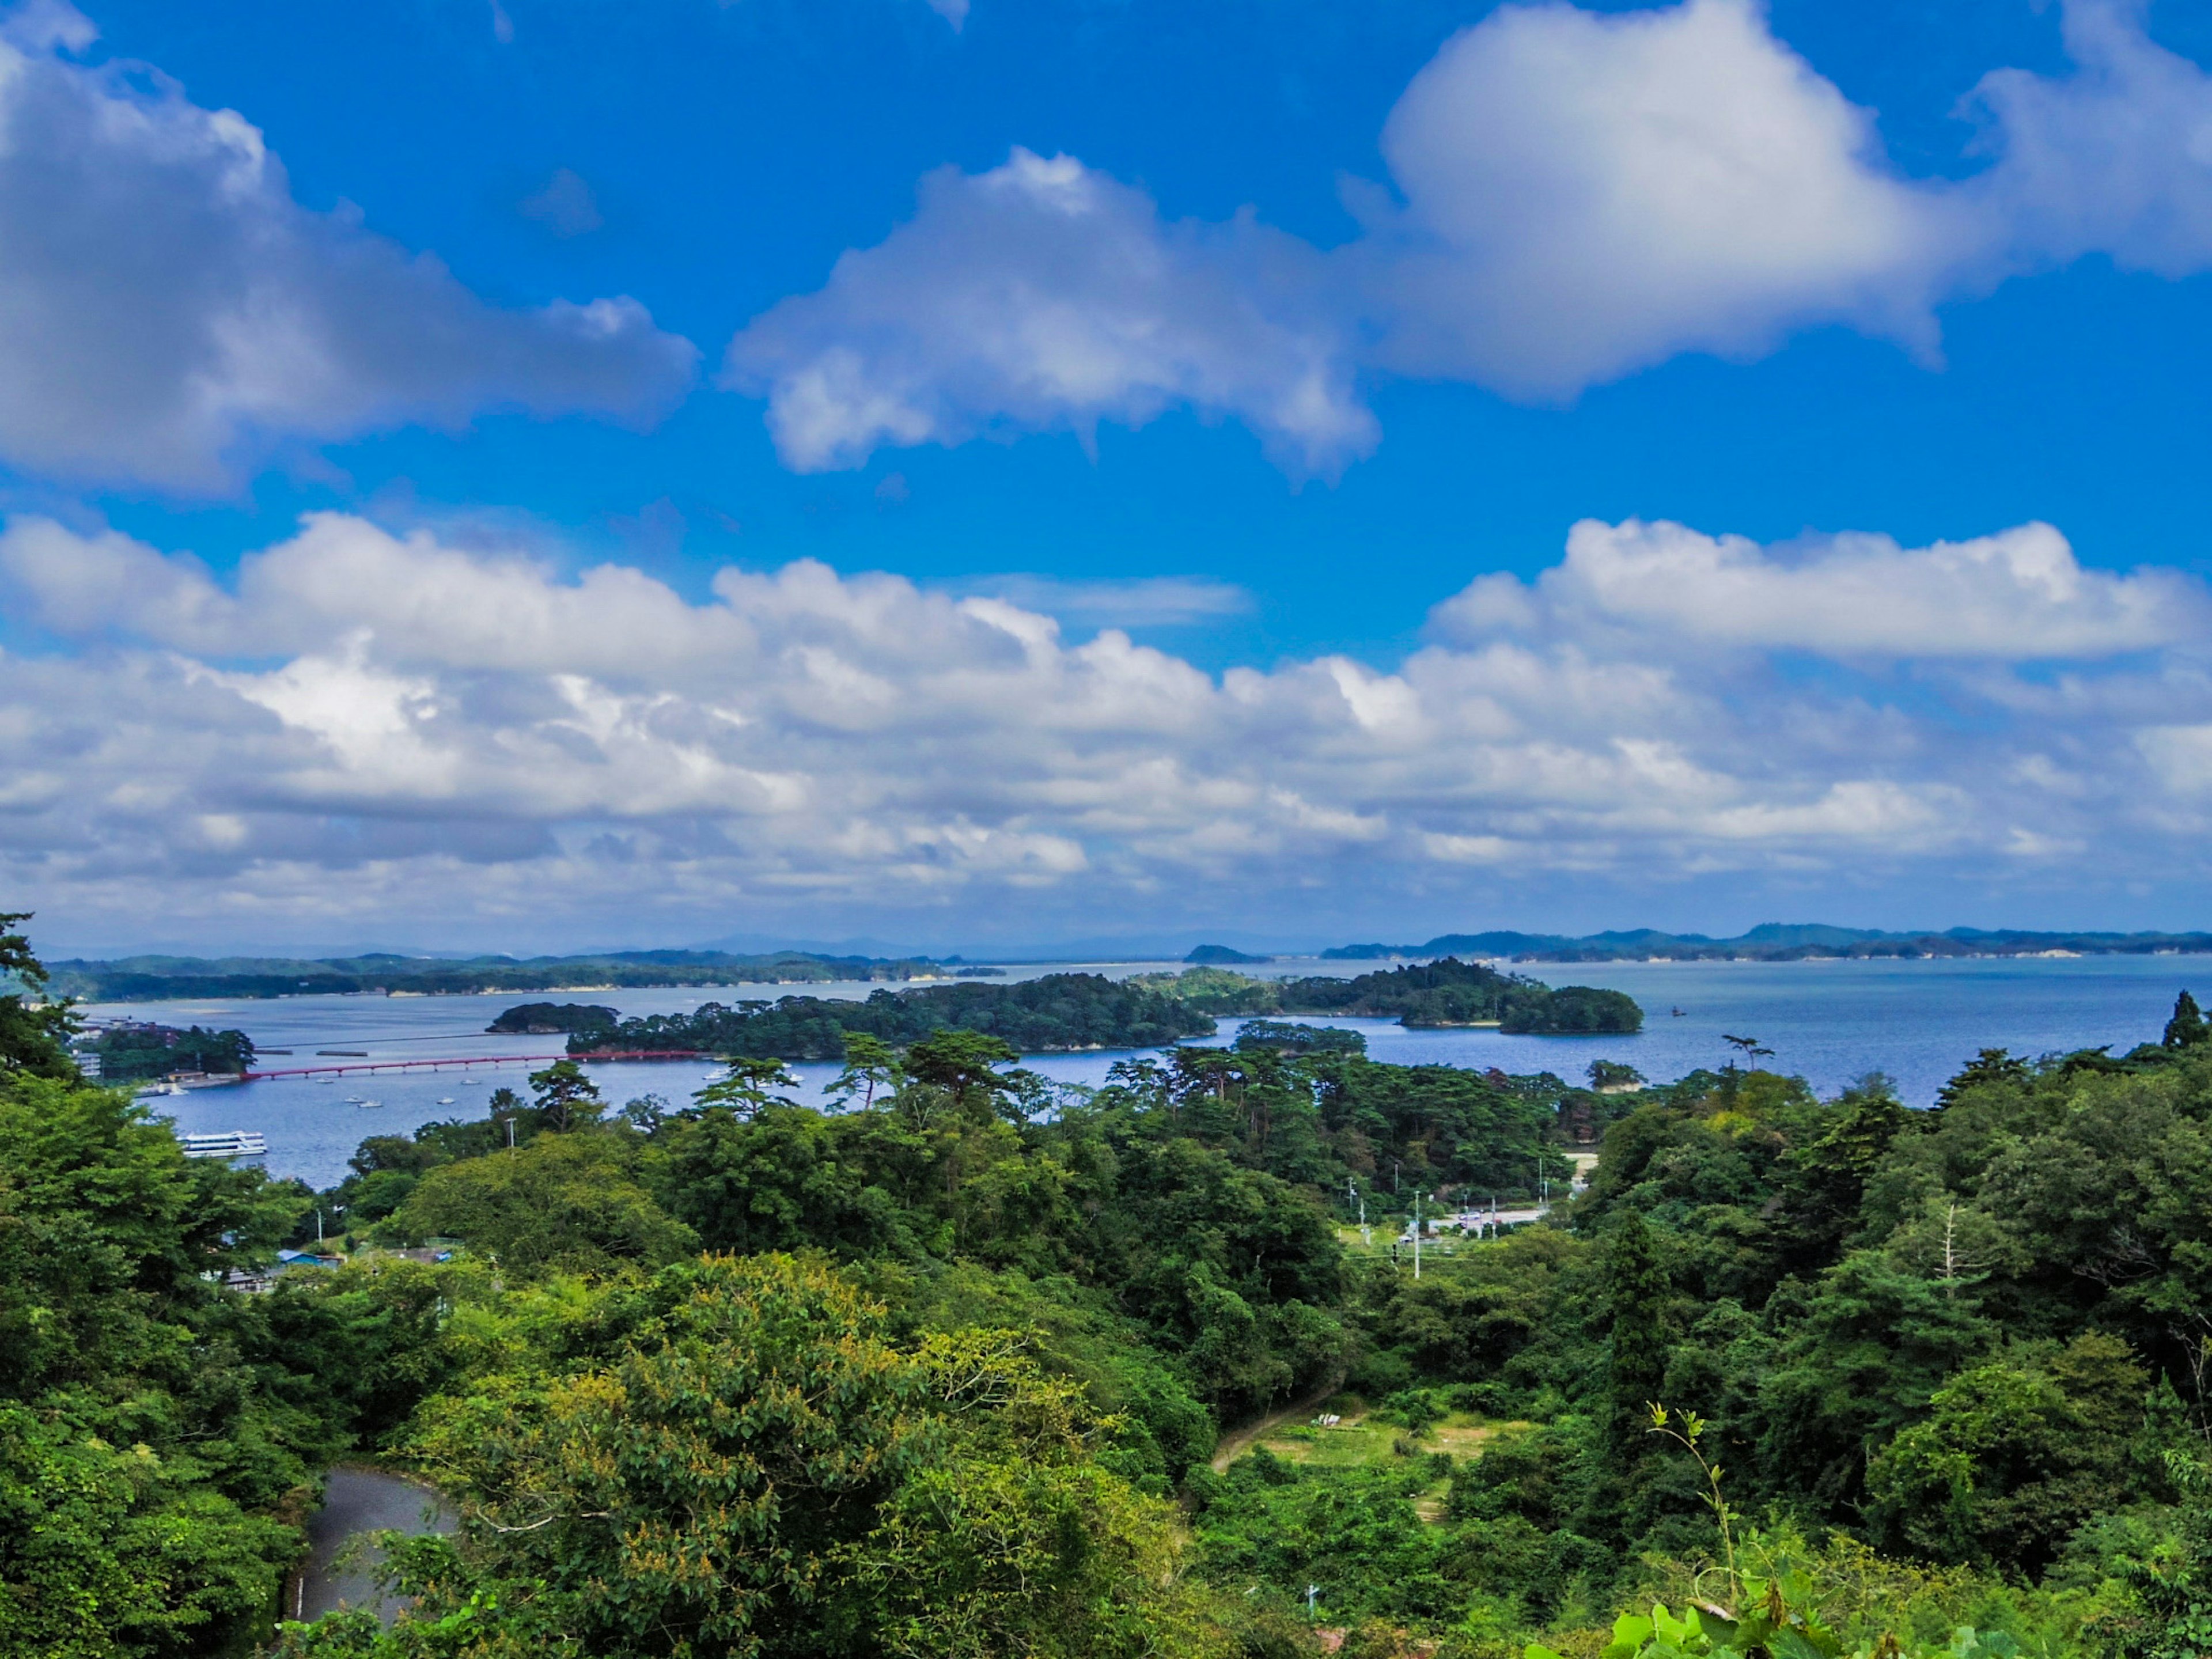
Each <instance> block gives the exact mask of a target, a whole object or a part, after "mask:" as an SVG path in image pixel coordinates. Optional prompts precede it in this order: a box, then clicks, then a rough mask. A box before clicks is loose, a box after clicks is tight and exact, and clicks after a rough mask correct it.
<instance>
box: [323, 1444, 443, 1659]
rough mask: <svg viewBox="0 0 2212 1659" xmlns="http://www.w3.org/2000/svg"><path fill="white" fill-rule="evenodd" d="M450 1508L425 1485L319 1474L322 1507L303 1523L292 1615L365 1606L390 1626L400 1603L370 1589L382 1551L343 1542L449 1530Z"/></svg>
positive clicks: (368, 1473) (344, 1472) (352, 1472)
mask: <svg viewBox="0 0 2212 1659" xmlns="http://www.w3.org/2000/svg"><path fill="white" fill-rule="evenodd" d="M455 1519H456V1517H455V1516H454V1515H453V1511H452V1510H448V1509H447V1508H446V1507H445V1506H444V1505H443V1504H441V1503H439V1501H438V1497H437V1494H436V1493H435V1492H432V1491H431V1490H430V1489H429V1488H428V1486H416V1484H415V1483H414V1482H413V1481H411V1480H401V1479H399V1477H398V1476H397V1475H392V1474H378V1473H377V1472H376V1471H374V1470H373V1469H332V1470H331V1472H330V1474H328V1475H327V1476H326V1477H325V1483H324V1489H323V1506H322V1508H321V1509H319V1510H316V1511H315V1513H314V1515H313V1517H312V1518H311V1519H310V1520H309V1521H308V1522H307V1545H308V1555H307V1565H306V1566H305V1567H304V1568H302V1569H301V1573H300V1577H299V1579H298V1581H297V1582H296V1583H295V1584H294V1585H293V1589H292V1607H291V1609H290V1611H291V1613H292V1616H293V1617H294V1618H295V1619H307V1620H313V1619H319V1618H321V1617H322V1616H323V1615H324V1614H325V1613H332V1612H335V1611H337V1609H338V1608H339V1607H371V1608H374V1610H375V1612H376V1613H377V1616H378V1617H379V1618H380V1619H382V1620H384V1622H385V1623H386V1624H387V1625H388V1624H390V1623H391V1622H392V1620H393V1618H394V1617H395V1616H396V1615H397V1614H398V1611H399V1609H400V1608H401V1607H404V1606H405V1605H406V1602H405V1599H404V1597H396V1596H394V1597H386V1596H384V1595H380V1594H379V1593H378V1590H377V1588H376V1574H375V1568H376V1564H377V1563H378V1562H379V1561H380V1560H382V1559H383V1553H382V1552H381V1551H379V1550H371V1549H368V1548H366V1547H362V1548H358V1549H350V1550H349V1549H348V1548H347V1546H348V1544H349V1543H350V1542H351V1541H353V1540H354V1539H355V1538H356V1537H357V1536H358V1535H360V1534H362V1533H369V1532H382V1531H385V1530H387V1529H389V1530H392V1531H397V1532H409V1533H422V1532H451V1531H453V1527H454V1524H455Z"/></svg>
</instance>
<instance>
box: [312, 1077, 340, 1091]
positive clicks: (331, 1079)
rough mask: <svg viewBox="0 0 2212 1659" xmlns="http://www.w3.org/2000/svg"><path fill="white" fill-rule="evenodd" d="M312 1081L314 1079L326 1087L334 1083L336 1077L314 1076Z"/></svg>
mask: <svg viewBox="0 0 2212 1659" xmlns="http://www.w3.org/2000/svg"><path fill="white" fill-rule="evenodd" d="M314 1081H315V1082H317V1083H319V1084H320V1085H322V1086H323V1087H324V1088H325V1089H327V1088H329V1087H330V1086H331V1085H332V1084H334V1083H336V1082H337V1079H336V1078H334V1077H319V1078H316V1079H314Z"/></svg>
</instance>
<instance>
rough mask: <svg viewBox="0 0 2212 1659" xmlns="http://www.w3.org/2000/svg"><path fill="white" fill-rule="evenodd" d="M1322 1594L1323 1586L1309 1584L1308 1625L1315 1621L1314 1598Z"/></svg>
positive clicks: (1307, 1590) (1307, 1601)
mask: <svg viewBox="0 0 2212 1659" xmlns="http://www.w3.org/2000/svg"><path fill="white" fill-rule="evenodd" d="M1320 1594H1321V1586H1320V1585H1319V1584H1308V1585H1307V1586H1306V1623H1308V1624H1309V1625H1310V1624H1311V1623H1313V1621H1314V1597H1316V1595H1320Z"/></svg>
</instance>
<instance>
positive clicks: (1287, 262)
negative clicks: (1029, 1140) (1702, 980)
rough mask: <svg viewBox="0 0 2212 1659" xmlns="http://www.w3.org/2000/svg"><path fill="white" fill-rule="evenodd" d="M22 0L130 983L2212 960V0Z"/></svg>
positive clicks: (70, 739)
mask: <svg viewBox="0 0 2212 1659" xmlns="http://www.w3.org/2000/svg"><path fill="white" fill-rule="evenodd" d="M956 13H957V16H956V15H951V14H956ZM8 17H9V21H7V23H6V25H5V27H6V31H7V34H6V40H7V45H6V46H5V48H4V50H5V52H7V53H8V55H9V58H10V59H11V61H13V62H14V63H15V64H17V65H18V67H19V70H20V72H18V73H15V74H14V75H13V76H11V77H9V79H8V80H7V81H6V82H5V84H4V86H0V123H4V125H5V128H6V131H7V134H8V138H9V143H8V147H7V149H6V152H5V155H0V295H9V296H11V297H10V298H9V300H8V302H7V303H6V305H4V306H0V388H5V387H6V386H9V384H11V383H12V385H13V386H14V388H15V389H14V391H13V392H8V391H6V390H4V389H0V512H4V513H5V514H6V527H5V529H4V531H0V582H3V583H4V586H0V653H4V654H0V812H5V813H7V814H8V815H9V817H8V822H9V823H10V824H12V826H13V829H14V833H13V834H9V835H0V883H4V890H5V893H6V895H7V896H8V898H7V902H8V904H9V905H10V906H15V907H33V906H34V907H36V908H39V909H40V912H41V926H42V927H44V928H48V929H51V930H52V931H51V933H50V934H49V937H51V938H52V939H53V940H55V941H56V943H57V944H58V945H61V946H65V947H70V948H90V949H112V948H125V947H131V946H137V945H167V946H171V947H193V948H217V947H228V946H232V945H237V946H246V947H261V946H269V947H276V946H280V945H281V946H284V947H287V948H310V947H313V948H337V947H341V946H344V945H354V944H362V943H374V944H386V945H424V946H440V947H471V946H478V945H483V946H492V947H513V948H533V949H534V948H560V947H563V946H571V945H573V946H583V945H605V944H659V943H671V942H684V941H689V940H695V939H706V938H712V937H719V936H722V935H727V934H733V933H743V934H745V935H748V936H752V937H758V938H762V939H769V938H805V939H833V938H849V937H858V936H867V937H872V938H878V939H889V940H892V941H896V942H899V943H903V944H915V945H927V946H933V947H937V948H960V947H963V946H964V947H967V948H971V949H989V948H1000V947H1012V946H1022V947H1036V946H1042V945H1049V944H1051V943H1053V942H1055V941H1060V940H1069V939H1084V940H1088V941H1093V942H1096V941H1099V940H1104V939H1127V940H1128V941H1130V942H1131V943H1132V944H1136V943H1147V944H1165V943H1172V942H1174V941H1176V940H1178V939H1182V938H1183V936H1184V935H1185V934H1186V933H1192V930H1194V929H1195V930H1197V931H1198V932H1200V933H1205V934H1206V935H1207V936H1209V937H1212V936H1219V937H1225V938H1231V939H1238V940H1243V941H1249V942H1252V943H1267V944H1278V945H1297V944H1310V943H1323V942H1328V941H1330V940H1332V939H1340V938H1348V937H1355V936H1356V937H1362V938H1366V937H1376V936H1388V937H1411V938H1419V937H1425V936H1426V935H1427V934H1428V933H1435V932H1442V931H1447V930H1457V929H1460V928H1463V927H1473V926H1488V925H1504V926H1528V927H1545V928H1547V929H1548V928H1554V927H1564V928H1581V927H1603V926H1614V925H1636V924H1640V923H1644V922H1653V923H1656V924H1658V925H1668V926H1675V927H1704V928H1708V929H1714V930H1721V929H1729V928H1733V927H1740V926H1743V925H1747V924H1749V923H1751V922H1754V921H1760V920H1765V919H1770V918H1771V917H1775V916H1787V917H1790V918H1793V919H1795V918H1801V917H1802V918H1808V919H1809V918H1814V917H1818V918H1820V919H1823V920H1833V921H1857V922H1865V923H1870V924H1876V925H1935V926H1942V925H1948V924H1951V923H1954V922H1976V923H1998V922H2002V923H2014V924H2035V923H2039V922H2040V923H2050V924H2054V925H2114V926H2136V925H2140V926H2172V927H2181V926H2212V906H2208V905H2207V904H2206V902H2205V900H2204V892H2205V889H2204V876H2205V871H2204V867H2203V858H2202V855H2201V854H2199V853H2198V852H2197V848H2199V847H2201V846H2202V845H2203V844H2204V843H2203V833H2202V832H2203V829H2204V828H2205V827H2207V826H2206V824H2205V817H2206V813H2207V805H2208V789H2212V677H2208V676H2207V674H2206V673H2205V666H2206V665H2205V660H2204V647H2205V645H2206V643H2207V636H2208V628H2207V622H2206V619H2207V617H2212V605H2208V603H2207V600H2206V595H2205V592H2204V589H2203V582H2204V579H2205V577H2206V574H2207V571H2206V554H2205V549H2204V535H2203V525H2204V524H2205V522H2206V520H2207V513H2206V506H2207V502H2206V500H2205V497H2206V495H2207V493H2208V489H2212V483H2208V481H2209V480H2212V468H2208V467H2206V466H2205V465H2204V464H2203V460H2202V459H2201V452H2202V450H2203V435H2204V433H2205V431H2206V429H2207V422H2206V415H2207V412H2208V410H2207V408H2206V404H2207V401H2208V398H2212V393H2208V391H2207V388H2208V386H2212V373H2209V372H2208V371H2212V307H2208V296H2212V277H2208V275H2207V273H2208V272H2212V81H2209V80H2208V79H2207V77H2206V76H2205V74H2204V71H2203V67H2202V66H2203V65H2204V64H2207V63H2209V62H2212V14H2207V13H2205V12H2203V10H2202V9H2195V8H2186V7H2183V6H2179V5H2177V4H2173V3H2171V0H2168V3H2166V4H2164V5H2159V6H2152V7H2143V6H2137V5H2131V4H2129V3H2126V0H2075V3H2072V4H2070V5H2066V6H2060V5H2040V6H2039V5H2032V4H2029V3H2027V0H2018V3H2013V0H1972V3H1961V4H1958V5H1954V6H1947V7H1942V8H1930V7H1926V6H1923V5H1917V4H1916V5H1908V4H1904V3H1887V0H1875V3H1868V4H1863V5H1857V6H1851V7H1837V6H1832V5H1828V6H1816V5H1813V4H1809V3H1790V4H1777V5H1774V6H1772V7H1771V8H1769V9H1760V8H1759V7H1757V6H1755V5H1752V4H1749V3H1747V0H1696V3H1692V4H1690V5H1687V6H1680V7H1660V8H1648V9H1647V8H1633V7H1626V6H1615V7H1602V8H1596V9H1582V10H1577V9H1572V8H1569V7H1566V6H1564V5H1553V6H1536V7H1519V8H1508V9H1504V10H1498V9H1493V8H1492V7H1490V6H1487V5H1482V4H1458V5H1454V4H1444V3H1428V0H1420V3H1414V0H1407V3H1392V4H1379V5H1373V6H1367V7H1358V8H1350V7H1344V6H1340V5H1331V6H1322V5H1308V4H1300V3H1268V4H1261V3H1246V4H1233V5H1220V6H1209V7H1197V8H1194V7H1189V6H1171V5H1166V4H1141V3H1126V4H1109V3H1097V0H1089V3H1052V0H972V4H970V5H969V6H968V7H966V8H965V9H962V8H960V7H958V6H957V5H956V4H954V3H953V0H945V4H944V5H943V6H941V7H933V5H932V4H928V3H924V0H806V3H799V0H737V3H732V4H728V5H717V4H714V3H710V0H696V3H695V0H680V3H671V4H665V5H660V6H656V7H653V8H649V9H648V8H632V7H617V6H614V5H611V4H599V3H585V0H557V3H532V0H513V3H503V4H502V6H501V7H495V6H492V5H490V4H487V3H462V0H453V3H430V0H421V3H415V4H411V5H409V6H405V7H395V8H388V9H355V10H354V11H351V12H346V11H337V12H331V11H329V10H327V9H325V10H320V11H315V12H310V13H303V12H301V10H300V9H298V8H296V7H286V6H278V5H275V4H258V3H245V4H234V5H229V6H225V7H222V8H179V7H175V6H156V5H151V4H114V5H105V6H94V7H92V8H90V9H88V10H86V11H84V12H82V13H76V12H71V11H69V10H67V9H65V8H60V7H57V6H52V5H39V6H28V7H19V8H18V9H15V11H13V12H12V13H10V14H9V15H8ZM956 22H957V27H955V24H956ZM10 249H12V251H10ZM1584 523H1587V524H1589V526H1591V529H1590V530H1589V532H1587V533H1585V534H1583V537H1582V539H1581V540H1580V541H1578V542H1577V543H1576V544H1574V547H1573V549H1571V546H1570V540H1569V537H1570V530H1571V527H1572V526H1577V525H1578V524H1584ZM303 526H305V528H304V530H303ZM1668 526H1684V527H1686V528H1685V529H1684V530H1683V532H1681V533H1680V534H1677V533H1675V532H1673V531H1672V530H1670V529H1668ZM2034 526H2051V530H2050V531H2048V532H2046V531H2042V530H2038V529H2036V528H2034ZM1724 538H1741V539H1738V540H1728V539H1724ZM1868 538H1876V539H1875V540H1869V539H1868ZM1883 538H1886V539H1883ZM1962 549H1963V550H1962ZM817 567H826V568H817ZM594 572H596V573H598V574H596V575H595V574H591V573H594ZM456 606H459V607H462V608H463V609H464V611H465V610H466V607H470V606H474V607H477V608H476V609H475V610H474V611H469V612H467V614H457V612H456V611H454V609H453V607H456ZM1055 625H1056V626H1055ZM1040 629H1042V630H1044V631H1043V632H1042V633H1041V632H1040V631H1039V630H1040ZM671 638H681V639H684V640H688V641H690V643H689V644H688V645H684V646H681V647H671V645H670V641H671ZM687 653H688V654H687ZM1195 937H1196V934H1195V933H1192V938H1193V939H1194V938H1195ZM1187 942H1188V941H1187Z"/></svg>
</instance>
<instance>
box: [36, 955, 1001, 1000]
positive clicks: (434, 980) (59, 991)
mask: <svg viewBox="0 0 2212 1659" xmlns="http://www.w3.org/2000/svg"><path fill="white" fill-rule="evenodd" d="M958 962H959V958H958V957H951V958H949V959H947V960H946V961H944V962H936V961H932V960H930V959H928V958H927V957H899V958H889V957H836V956H823V955H820V954H817V953H816V952H814V951H770V952H769V953H767V954H765V955H760V956H733V955H732V954H730V953H729V952H727V951H611V952H606V953H604V954H598V955H591V956H572V957H465V958H459V959H447V958H445V957H404V956H389V955H374V956H362V957H317V958H313V959H307V958H295V957H120V958H118V959H117V960H115V961H112V962H88V961H84V960H82V959H79V958H69V959H65V960H63V961H59V962H56V963H52V967H51V969H50V984H51V989H52V994H54V995H56V996H63V997H71V998H74V999H76V1000H78V1001H81V1002H161V1001H175V1000H185V999H197V998H205V997H294V996H331V995H348V994H364V993H367V994H383V995H389V996H468V995H473V994H479V993H483V992H499V991H592V990H610V989H614V988H617V987H631V988H645V987H655V988H659V987H681V986H693V985H696V986H710V985H745V984H758V985H819V984H823V983H824V982H826V981H831V980H864V981H865V980H886V981H903V980H911V979H921V978H930V977H935V976H938V975H953V974H956V973H957V972H959V971H961V970H960V969H958V967H957V963H958ZM984 971H986V972H988V971H991V970H989V969H986V970H984Z"/></svg>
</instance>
